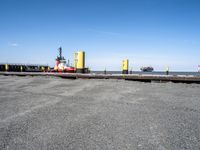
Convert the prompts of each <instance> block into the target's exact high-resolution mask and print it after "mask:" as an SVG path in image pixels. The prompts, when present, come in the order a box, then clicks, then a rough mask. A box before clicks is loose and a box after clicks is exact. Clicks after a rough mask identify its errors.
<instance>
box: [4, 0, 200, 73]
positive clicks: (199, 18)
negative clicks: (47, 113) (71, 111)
mask: <svg viewBox="0 0 200 150" xmlns="http://www.w3.org/2000/svg"><path fill="white" fill-rule="evenodd" d="M59 46H62V47H63V50H64V52H63V54H64V56H65V58H66V59H70V60H71V62H73V56H74V52H75V51H77V50H84V51H85V52H86V65H87V66H89V67H90V68H91V69H92V70H103V69H104V68H106V69H107V70H121V62H122V59H124V58H128V59H129V60H130V66H131V67H133V70H139V67H140V66H144V65H151V66H153V67H154V68H155V70H164V69H165V67H166V66H169V67H170V70H173V71H197V66H198V65H199V64H200V58H199V56H200V0H0V52H1V53H0V62H11V63H39V64H40V63H42V64H49V65H52V66H53V65H54V62H55V58H56V55H57V49H58V47H59Z"/></svg>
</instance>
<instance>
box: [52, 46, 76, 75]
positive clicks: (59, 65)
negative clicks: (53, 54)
mask: <svg viewBox="0 0 200 150" xmlns="http://www.w3.org/2000/svg"><path fill="white" fill-rule="evenodd" d="M58 51H59V56H57V58H56V65H55V67H54V69H53V72H68V73H74V72H76V68H74V67H72V66H70V64H69V61H68V63H66V59H65V58H64V57H63V56H62V47H60V48H59V49H58Z"/></svg>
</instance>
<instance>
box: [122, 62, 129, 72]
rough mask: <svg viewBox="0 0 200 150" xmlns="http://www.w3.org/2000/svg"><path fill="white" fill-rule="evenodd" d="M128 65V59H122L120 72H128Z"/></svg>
mask: <svg viewBox="0 0 200 150" xmlns="http://www.w3.org/2000/svg"><path fill="white" fill-rule="evenodd" d="M128 67H129V61H128V59H124V60H123V61H122V74H128Z"/></svg>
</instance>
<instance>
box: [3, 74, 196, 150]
mask: <svg viewBox="0 0 200 150" xmlns="http://www.w3.org/2000/svg"><path fill="white" fill-rule="evenodd" d="M0 149H8V150H29V149H30V150H39V149H43V150H47V149H48V150H51V149H52V150H53V149H54V150H66V149H67V150H71V149H73V150H79V149H82V150H96V149H97V150H112V149H115V150H118V149H119V150H126V149H128V150H184V149H188V150H199V149H200V85H199V84H182V83H143V82H134V81H124V80H109V79H107V80H106V79H105V80H104V79H102V80H96V79H77V80H69V79H61V78H55V77H16V76H0Z"/></svg>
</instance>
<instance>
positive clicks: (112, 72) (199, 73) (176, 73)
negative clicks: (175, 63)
mask: <svg viewBox="0 0 200 150" xmlns="http://www.w3.org/2000/svg"><path fill="white" fill-rule="evenodd" d="M92 73H97V74H102V73H104V71H92ZM106 73H107V74H121V73H122V72H121V71H106ZM132 73H133V74H155V75H165V74H166V73H165V72H156V71H154V72H141V71H133V72H132ZM169 75H194V76H200V72H169Z"/></svg>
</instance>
